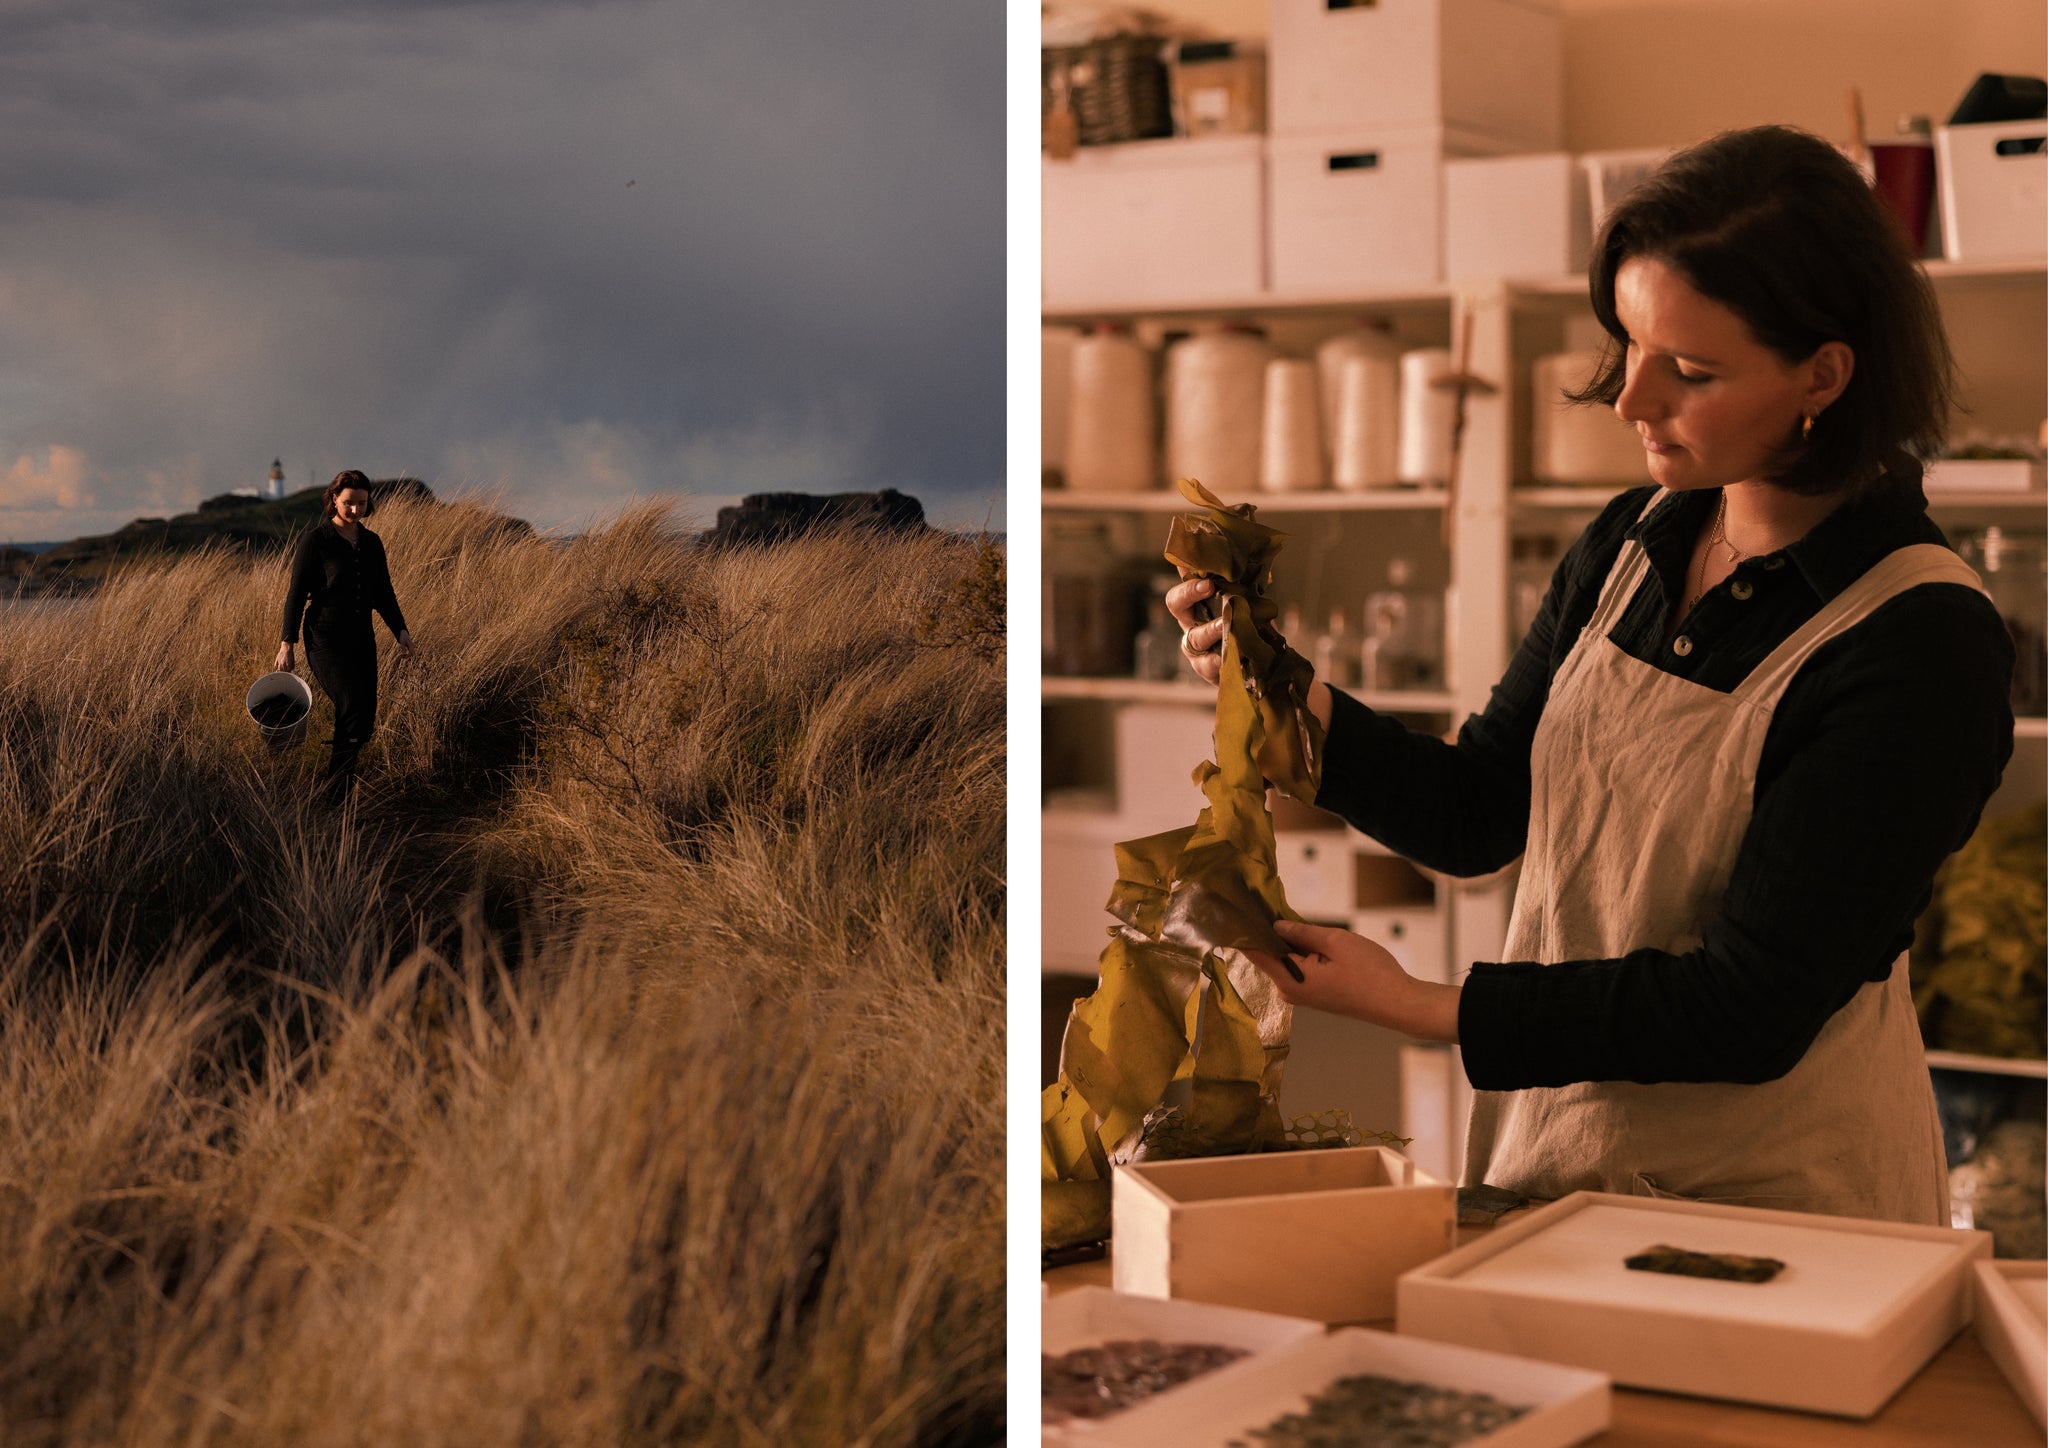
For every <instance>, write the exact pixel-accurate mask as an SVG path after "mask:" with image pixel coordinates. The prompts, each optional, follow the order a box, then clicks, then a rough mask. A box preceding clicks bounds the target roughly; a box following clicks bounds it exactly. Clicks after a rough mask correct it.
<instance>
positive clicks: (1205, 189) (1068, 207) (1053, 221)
mask: <svg viewBox="0 0 2048 1448" xmlns="http://www.w3.org/2000/svg"><path fill="white" fill-rule="evenodd" d="M1261 146H1262V141H1261V138H1260V137H1258V136H1207V137H1198V138H1194V139H1187V140H1167V141H1133V142H1130V143H1129V144H1127V145H1121V146H1083V147H1081V148H1080V149H1079V150H1078V151H1076V152H1075V153H1074V156H1073V158H1072V159H1071V160H1067V161H1053V160H1046V161H1043V162H1042V163H1041V168H1042V169H1041V175H1042V178H1043V182H1044V192H1043V195H1042V198H1041V199H1042V216H1043V223H1044V252H1043V256H1042V260H1041V273H1040V274H1041V277H1042V286H1043V288H1044V298H1045V304H1046V305H1047V306H1048V307H1055V308H1061V307H1065V308H1074V307H1092V306H1101V307H1106V308H1115V309H1118V310H1128V309H1129V308H1130V307H1131V306H1134V305H1141V304H1144V303H1148V302H1167V303H1172V302H1201V301H1208V300H1223V299H1234V298H1239V297H1248V296H1252V295H1255V294H1256V293H1258V292H1259V291H1260V290H1261V289H1262V288H1263V287H1264V285H1265V245H1266V242H1265V222H1264V216H1263V207H1264V204H1265V200H1264V161H1263V159H1262V150H1261Z"/></svg>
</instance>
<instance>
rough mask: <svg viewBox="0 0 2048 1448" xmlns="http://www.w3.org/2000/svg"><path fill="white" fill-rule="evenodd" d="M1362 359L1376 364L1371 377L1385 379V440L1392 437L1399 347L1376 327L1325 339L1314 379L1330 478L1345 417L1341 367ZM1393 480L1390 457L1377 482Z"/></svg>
mask: <svg viewBox="0 0 2048 1448" xmlns="http://www.w3.org/2000/svg"><path fill="white" fill-rule="evenodd" d="M1361 357H1362V358H1366V359H1368V360H1370V361H1372V362H1374V363H1376V364H1378V367H1379V371H1376V372H1375V373H1374V374H1373V375H1375V376H1379V375H1381V373H1382V372H1383V373H1384V375H1385V378H1386V390H1387V427H1388V436H1390V437H1391V436H1392V435H1393V431H1392V429H1393V425H1394V424H1393V419H1394V417H1395V411H1394V409H1395V408H1396V407H1397V406H1398V405H1399V396H1400V377H1401V344H1400V343H1399V342H1397V341H1395V340H1394V338H1393V337H1392V336H1391V335H1390V334H1388V333H1387V332H1386V331H1385V330H1383V329H1381V328H1378V327H1353V328H1351V329H1349V330H1348V331H1343V332H1339V333H1337V334H1336V335H1335V336H1334V337H1329V338H1326V339H1324V341H1323V343H1322V345H1321V346H1319V347H1317V348H1316V376H1317V378H1318V380H1319V382H1320V384H1321V387H1322V404H1323V446H1324V448H1325V449H1326V450H1327V453H1326V455H1327V456H1328V458H1329V459H1330V461H1331V463H1332V474H1331V475H1332V476H1333V477H1334V476H1335V466H1334V465H1335V462H1336V458H1337V423H1338V419H1339V418H1341V417H1342V416H1343V415H1344V414H1343V410H1342V407H1341V406H1340V398H1339V393H1340V392H1341V391H1342V388H1343V380H1344V364H1345V363H1347V362H1350V361H1351V360H1352V359H1354V358H1361ZM1393 476H1394V463H1393V459H1392V457H1391V456H1389V458H1388V460H1387V468H1386V471H1385V472H1383V473H1381V474H1380V475H1379V477H1378V479H1376V481H1379V482H1389V481H1391V480H1392V479H1393ZM1339 486H1340V487H1341V486H1343V485H1342V484H1339Z"/></svg>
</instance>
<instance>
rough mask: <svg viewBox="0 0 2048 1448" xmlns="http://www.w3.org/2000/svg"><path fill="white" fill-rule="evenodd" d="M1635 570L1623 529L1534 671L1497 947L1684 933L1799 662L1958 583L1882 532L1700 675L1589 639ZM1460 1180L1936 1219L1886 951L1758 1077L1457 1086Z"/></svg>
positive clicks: (1570, 950)
mask: <svg viewBox="0 0 2048 1448" xmlns="http://www.w3.org/2000/svg"><path fill="white" fill-rule="evenodd" d="M1663 496H1664V495H1663V494H1661V493H1660V494H1659V495H1658V498H1660V499H1661V498H1662V497H1663ZM1645 511H1646V512H1647V510H1645ZM1648 574H1649V560H1648V558H1647V556H1646V555H1645V554H1644V552H1643V550H1642V548H1641V546H1640V545H1639V544H1637V543H1636V542H1635V541H1634V540H1633V539H1631V540H1630V541H1629V542H1628V543H1626V544H1625V545H1624V546H1623V548H1622V551H1621V555H1620V557H1619V558H1617V559H1616V560H1615V564H1614V567H1613V569H1612V570H1611V571H1610V572H1609V573H1608V576H1607V580H1606V582H1605V584H1604V585H1603V586H1602V588H1601V592H1600V601H1599V604H1598V606H1597V608H1596V609H1595V611H1594V614H1593V619H1592V621H1591V622H1590V623H1589V624H1588V625H1587V626H1586V628H1585V630H1584V632H1582V633H1581V634H1580V635H1579V638H1578V640H1577V642H1576V643H1575V644H1574V645H1573V647H1572V650H1571V652H1570V654H1569V655H1567V656H1566V658H1565V661H1564V664H1563V666H1562V667H1561V668H1560V669H1559V670H1558V672H1557V677H1556V678H1555V679H1554V680H1553V681H1552V684H1551V689H1550V698H1549V702H1548V703H1547V704H1546V705H1545V706H1544V710H1543V718H1542V720H1541V721H1540V722H1539V723H1538V725H1537V728H1536V735H1535V740H1534V744H1533V748H1532V757H1531V761H1530V770H1531V776H1532V786H1533V787H1532V790H1531V794H1530V802H1529V846H1528V851H1527V853H1526V855H1525V856H1524V857H1523V861H1522V873H1521V880H1520V883H1519V885H1518V887H1517V889H1516V895H1515V908H1514V914H1513V917H1512V918H1511V920H1510V921H1509V924H1508V939H1507V947H1506V951H1505V953H1504V955H1503V957H1502V958H1503V959H1506V960H1534V961H1542V962H1544V963H1546V964H1548V963H1554V962H1557V961H1566V960H1588V959H1608V958H1612V957H1615V956H1620V955H1625V954H1627V953H1628V952H1629V951H1632V950H1637V949H1641V948H1644V947H1655V948H1657V949H1660V950H1665V951H1670V952H1672V953H1674V954H1676V953H1682V952H1684V951H1688V950H1691V949H1693V948H1695V947H1696V946H1698V945H1699V943H1700V940H1701V928H1702V926H1703V924H1704V923H1705V922H1706V921H1707V920H1709V919H1711V918H1712V917H1713V915H1714V913H1715V912H1716V911H1717V910H1719V909H1720V907H1721V898H1722V895H1723V892H1724V891H1725V890H1726V888H1727V884H1728V876H1729V873H1730V871H1731V870H1732V869H1733V866H1734V862H1735V854H1736V849H1737V847H1738V845H1739V844H1740V843H1741V840H1742V836H1743V831H1744V830H1745V828H1746V827H1747V826H1748V824H1749V818H1750V807H1751V801H1752V796H1753V793H1754V786H1755V780H1756V763H1757V757H1758V754H1759V753H1760V751H1761V750H1762V748H1763V739H1764V731H1765V729H1766V728H1767V727H1768V726H1769V724H1770V721H1771V712H1772V710H1773V709H1775V708H1776V707H1777V703H1778V700H1779V698H1780V697H1782V695H1783V694H1784V691H1785V687H1786V685H1787V684H1789V683H1790V682H1791V680H1792V677H1793V675H1795V674H1796V673H1798V671H1799V669H1800V666H1801V665H1802V664H1804V663H1805V662H1806V660H1807V659H1808V658H1810V657H1811V656H1812V654H1813V652H1814V650H1815V649H1817V648H1819V647H1820V646H1821V645H1822V644H1824V643H1826V642H1827V641H1828V640H1829V639H1832V638H1834V637H1836V636H1837V635H1839V634H1840V633H1842V632H1843V630H1845V629H1848V628H1851V627H1853V626H1854V625H1855V624H1856V623H1858V622H1859V621H1860V620H1862V619H1863V618H1865V617H1867V616H1868V615H1869V614H1870V612H1871V611H1872V610H1873V609H1875V608H1876V607H1877V606H1878V605H1879V604H1881V603H1883V602H1884V601H1885V600H1886V599H1889V598H1891V597H1893V596H1894V595H1896V594H1898V593H1900V592H1902V591H1904V590H1906V589H1908V588H1912V587H1915V586H1916V585H1918V584H1922V583H1932V582H1937V581H1938V582H1955V583H1965V584H1968V585H1969V586H1971V587H1973V588H1975V587H1979V586H1980V585H1979V584H1978V581H1977V577H1976V575H1975V574H1974V573H1972V572H1971V571H1970V569H1969V568H1968V566H1967V565H1965V564H1964V563H1963V562H1962V560H1961V559H1959V558H1957V557H1956V556H1955V554H1953V553H1951V552H1950V551H1949V550H1948V549H1946V548H1942V547H1940V546H1938V545H1934V544H1914V545H1912V546H1909V547H1906V548H1901V549H1899V550H1897V551H1896V552H1893V553H1891V554H1889V555H1888V556H1887V557H1885V558H1884V559H1882V560H1881V561H1880V562H1878V563H1877V564H1876V565H1874V566H1873V567H1872V568H1871V569H1870V570H1869V571H1868V572H1867V573H1865V574H1864V575H1863V577H1862V578H1860V579H1858V580H1857V581H1856V582H1855V583H1854V584H1852V585H1851V586H1850V587H1849V588H1847V589H1846V590H1844V591H1843V592H1842V593H1841V594H1840V595H1838V596H1837V597H1836V598H1834V599H1833V600H1832V601H1830V602H1829V603H1827V604H1826V605H1824V606H1823V607H1822V609H1821V611H1820V612H1819V613H1818V614H1817V615H1815V616H1814V618H1812V619H1811V620H1810V621H1809V622H1807V623H1806V624H1805V625H1804V626H1803V627H1801V628H1800V629H1798V630H1797V631H1796V632H1794V633H1793V634H1792V636H1791V637H1790V638H1788V639H1786V640H1785V642H1784V643H1782V644H1780V645H1779V646H1778V648H1777V649H1775V650H1774V651H1773V652H1772V653H1771V655H1770V656H1769V657H1768V658H1767V659H1765V660H1764V661H1763V663H1761V664H1759V665H1758V666H1757V668H1756V670H1755V671H1754V672H1753V673H1752V674H1751V675H1750V676H1749V677H1748V678H1747V679H1745V680H1743V682H1742V683H1741V684H1740V685H1739V686H1738V687H1737V688H1736V689H1735V690H1734V692H1732V693H1729V694H1722V693H1719V692H1717V691H1715V690H1713V689H1709V688H1706V687H1704V686H1703V685H1700V684H1696V683H1693V682H1692V681H1691V680H1688V679H1681V678H1677V677H1675V676H1673V675H1670V674H1667V673H1664V672H1662V671H1661V670H1659V669H1656V668H1653V667H1652V666H1651V665H1649V664H1646V663H1643V662H1641V661H1639V660H1637V659H1634V658H1631V657H1630V656H1629V655H1628V654H1626V653H1624V652H1623V651H1622V650H1621V649H1620V648H1618V647H1616V646H1615V645H1614V644H1613V643H1611V642H1609V640H1608V637H1607V635H1608V632H1609V630H1611V629H1612V628H1613V627H1614V625H1615V623H1616V622H1617V621H1618V620H1619V619H1620V618H1621V616H1622V613H1623V611H1624V610H1625V609H1626V608H1627V606H1628V602H1629V599H1630V598H1631V596H1632V595H1633V594H1634V593H1635V591H1636V589H1637V588H1638V587H1640V586H1641V584H1642V581H1643V579H1644V578H1645V577H1647V576H1648ZM1465 1180H1466V1182H1467V1183H1468V1184H1476V1183H1478V1182H1481V1181H1485V1182H1491V1183H1493V1184H1494V1185H1496V1186H1502V1187H1507V1188H1510V1189H1512V1190H1514V1191H1518V1192H1523V1193H1526V1194H1527V1195H1529V1196H1533V1197H1546V1198H1548V1197H1561V1196H1564V1195H1565V1194H1566V1193H1568V1192H1572V1191H1577V1190H1580V1189H1587V1188H1590V1189H1594V1190H1599V1191H1611V1192H1632V1193H1636V1194H1638V1195H1649V1196H1681V1197H1693V1198H1700V1199H1704V1200H1712V1201H1723V1202H1740V1203H1745V1204H1748V1205H1752V1206H1762V1207H1778V1208H1785V1209H1791V1210H1799V1211H1813V1212H1830V1213H1837V1214H1842V1215H1850V1216H1860V1217H1876V1218H1883V1219H1887V1220H1891V1221H1901V1222H1922V1223H1932V1224H1937V1225H1942V1226H1946V1225H1947V1223H1948V1180H1947V1170H1946V1168H1945V1166H1944V1164H1943V1157H1942V1147H1941V1128H1940V1124H1939V1122H1938V1119H1937V1118H1936V1115H1935V1109H1934V1096H1933V1090H1932V1087H1931V1085H1930V1083H1929V1080H1928V1075H1927V1066H1926V1060H1925V1057H1924V1055H1923V1053H1922V1048H1921V1042H1920V1031H1919V1027H1918V1025H1917V1023H1916V1021H1915V1018H1914V1014H1913V999H1912V992H1911V987H1910V985H1909V982H1908V979H1907V973H1906V961H1905V958H1904V957H1903V956H1901V957H1900V958H1899V960H1898V961H1897V962H1896V963H1894V965H1893V967H1892V973H1891V977H1890V979H1888V980H1886V981H1883V982H1876V981H1872V982H1866V983H1865V984H1864V986H1863V988H1862V989H1861V990H1859V991H1857V993H1856V994H1855V996H1854V997H1852V998H1851V999H1850V1001H1849V1002H1848V1004H1847V1005H1845V1006H1843V1007H1842V1009H1841V1010H1839V1011H1837V1012H1836V1013H1835V1014H1834V1015H1833V1016H1832V1017H1831V1018H1830V1019H1829V1020H1828V1023H1827V1024H1826V1026H1824V1027H1823V1028H1822V1030H1821V1032H1820V1035H1819V1036H1818V1037H1817V1038H1816V1039H1815V1040H1814V1042H1813V1044H1812V1045H1811V1046H1810V1047H1808V1048H1807V1051H1806V1054H1805V1056H1804V1057H1802V1058H1801V1060H1800V1061H1799V1063H1798V1064H1797V1065H1796V1066H1794V1067H1793V1068H1792V1070H1791V1071H1790V1072H1789V1073H1787V1074H1786V1075H1784V1076H1782V1077H1780V1078H1779V1079H1777V1080H1775V1081H1768V1082H1765V1083H1763V1084H1761V1085H1754V1086H1745V1085H1735V1084H1730V1083H1718V1082H1704V1083H1701V1082H1667V1083H1661V1084H1657V1085H1648V1086H1646V1085H1638V1084H1636V1083H1633V1082H1627V1081H1602V1082H1581V1083H1579V1084H1576V1085H1571V1086H1564V1087H1555V1088H1550V1087H1538V1088H1532V1089H1528V1090H1523V1091H1512V1092H1493V1091H1482V1092H1477V1093H1475V1094H1474V1099H1473V1103H1472V1121H1471V1130H1470V1136H1469V1139H1468V1144H1467V1151H1466V1167H1465Z"/></svg>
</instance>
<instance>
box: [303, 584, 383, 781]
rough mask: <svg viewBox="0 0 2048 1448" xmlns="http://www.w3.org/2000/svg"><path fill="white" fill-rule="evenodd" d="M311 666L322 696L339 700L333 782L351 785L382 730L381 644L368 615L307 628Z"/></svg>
mask: <svg viewBox="0 0 2048 1448" xmlns="http://www.w3.org/2000/svg"><path fill="white" fill-rule="evenodd" d="M305 635H306V667H307V668H309V669H311V670H312V671H313V678H314V680H315V681H316V682H317V683H318V684H319V685H320V691H321V692H322V693H323V694H325V695H326V696H327V697H328V698H329V699H331V700H333V701H334V752H333V754H332V755H331V756H330V757H329V759H328V761H327V778H328V779H329V780H332V781H334V782H335V783H336V784H337V785H340V786H344V787H345V786H346V784H347V782H348V781H349V780H350V779H351V778H353V777H354V775H355V768H356V756H357V755H359V754H361V753H362V752H363V746H364V745H365V744H368V743H369V742H370V731H371V730H372V729H374V728H375V727H376V725H377V639H376V635H374V634H373V633H371V632H370V619H369V615H368V613H367V612H366V613H365V614H364V615H363V618H362V620H361V622H360V623H357V622H356V621H355V620H353V619H339V620H335V621H334V622H332V623H327V624H325V625H324V626H323V624H322V622H320V621H316V620H314V619H308V620H307V623H306V630H305Z"/></svg>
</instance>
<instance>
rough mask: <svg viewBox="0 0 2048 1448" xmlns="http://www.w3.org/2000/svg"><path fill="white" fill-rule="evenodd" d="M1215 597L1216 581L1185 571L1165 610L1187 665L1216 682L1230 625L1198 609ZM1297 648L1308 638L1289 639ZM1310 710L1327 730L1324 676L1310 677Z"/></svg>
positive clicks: (1327, 688) (1327, 700) (1304, 646)
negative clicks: (1176, 631)
mask: <svg viewBox="0 0 2048 1448" xmlns="http://www.w3.org/2000/svg"><path fill="white" fill-rule="evenodd" d="M1215 596H1216V582H1215V580H1214V579H1211V578H1200V577H1197V578H1189V577H1188V576H1187V575H1186V574H1185V572H1183V574H1182V575H1181V581H1180V582H1179V583H1176V584H1175V585H1174V586H1173V587H1171V588H1169V589H1167V590H1166V611H1167V612H1168V613H1170V614H1172V615H1173V617H1174V622H1176V623H1178V624H1179V625H1180V628H1181V641H1180V651H1181V652H1182V653H1183V654H1185V655H1186V656H1187V660H1188V667H1189V668H1191V669H1193V670H1194V671H1195V672H1196V673H1197V674H1199V675H1201V676H1202V679H1203V681H1204V682H1206V683H1210V684H1214V683H1216V682H1218V681H1219V680H1221V679H1222V677H1223V635H1224V634H1225V633H1226V632H1227V631H1228V625H1227V624H1226V623H1225V621H1224V619H1223V618H1222V616H1221V615H1222V610H1221V609H1218V610H1217V615H1218V616H1217V617H1215V618H1213V619H1205V618H1204V617H1203V616H1202V614H1201V613H1200V612H1198V611H1197V609H1198V608H1199V606H1200V605H1201V603H1202V602H1203V601H1204V600H1205V599H1213V598H1215ZM1288 642H1289V643H1290V644H1292V645H1294V646H1295V647H1296V648H1297V650H1303V651H1305V650H1306V649H1307V646H1308V645H1307V641H1306V640H1303V639H1290V640H1289V641H1288ZM1308 710H1309V712H1310V713H1311V714H1313V715H1315V716H1316V722H1317V723H1318V724H1320V725H1322V726H1323V727H1324V728H1325V729H1328V728H1329V727H1330V686H1329V685H1328V684H1325V683H1324V682H1323V681H1322V680H1321V679H1311V680H1310V681H1309V686H1308Z"/></svg>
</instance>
